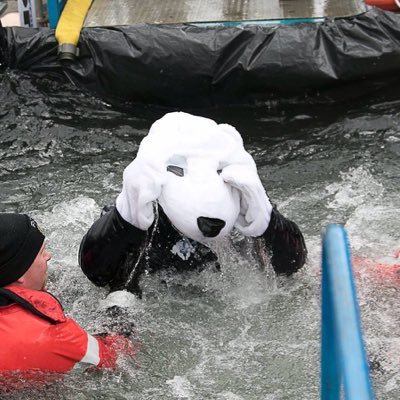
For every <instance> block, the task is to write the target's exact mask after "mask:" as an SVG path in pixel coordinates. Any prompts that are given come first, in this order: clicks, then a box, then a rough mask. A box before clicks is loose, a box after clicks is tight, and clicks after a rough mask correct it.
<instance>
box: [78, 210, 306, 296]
mask: <svg viewBox="0 0 400 400" xmlns="http://www.w3.org/2000/svg"><path fill="white" fill-rule="evenodd" d="M257 240H258V241H259V242H260V241H261V243H262V246H264V247H265V250H266V252H268V253H269V256H270V260H271V264H272V266H273V267H274V270H275V272H276V273H278V274H287V275H289V274H292V273H293V272H296V271H297V270H298V269H300V268H301V267H302V266H303V265H304V263H305V260H306V256H307V249H306V246H305V243H304V238H303V235H302V233H301V232H300V229H299V228H298V226H297V225H296V224H295V223H294V222H292V221H290V220H288V219H286V218H285V217H283V216H282V215H281V214H280V213H279V212H278V211H277V210H276V209H275V208H274V209H273V211H272V214H271V220H270V223H269V225H268V229H267V230H266V231H265V232H264V234H263V235H261V236H260V237H259V238H258V239H257ZM79 263H80V266H81V268H82V270H83V272H84V273H85V275H86V276H87V277H88V278H89V279H90V280H91V281H92V282H93V283H95V284H96V285H98V286H105V285H107V284H108V285H110V288H111V290H112V291H113V290H119V289H123V288H127V289H128V290H130V291H131V292H134V293H137V294H139V295H140V293H141V292H140V287H139V280H140V275H141V274H142V273H143V272H144V271H148V272H154V271H158V270H160V269H162V268H169V269H171V270H175V271H187V270H192V269H199V268H204V265H206V264H207V265H209V264H214V265H215V267H216V268H218V260H217V256H216V255H215V254H214V253H213V252H212V251H211V250H210V249H209V248H208V247H206V246H205V245H203V244H201V243H198V242H195V241H194V240H191V239H188V238H185V237H184V236H183V235H182V234H181V233H179V232H178V231H177V230H176V229H175V228H174V227H173V225H172V224H171V222H170V221H169V219H168V217H167V216H166V215H165V213H164V212H163V210H162V209H161V207H160V206H159V211H158V213H157V216H156V218H155V221H154V223H153V224H152V226H151V227H150V228H149V229H148V230H147V231H143V230H141V229H138V228H136V227H134V226H133V225H131V224H129V223H128V222H126V221H125V220H124V219H123V218H122V217H121V215H120V214H119V212H118V211H117V209H116V208H115V207H112V208H109V209H107V210H105V211H104V212H103V213H102V215H101V217H100V218H99V219H98V220H97V221H95V222H94V224H93V225H92V226H91V228H90V229H89V231H88V232H87V234H86V235H85V236H84V238H83V239H82V243H81V247H80V250H79Z"/></svg>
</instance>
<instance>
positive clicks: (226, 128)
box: [218, 124, 243, 146]
mask: <svg viewBox="0 0 400 400" xmlns="http://www.w3.org/2000/svg"><path fill="white" fill-rule="evenodd" d="M218 128H220V129H221V130H222V131H223V132H225V133H229V135H231V136H232V138H233V139H235V140H236V141H237V143H238V144H239V145H240V146H243V139H242V136H240V133H239V132H238V131H237V130H236V128H234V127H233V126H232V125H229V124H219V125H218Z"/></svg>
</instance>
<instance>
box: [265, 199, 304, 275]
mask: <svg viewBox="0 0 400 400" xmlns="http://www.w3.org/2000/svg"><path fill="white" fill-rule="evenodd" d="M262 237H263V239H264V240H265V244H266V247H267V249H268V251H269V253H270V255H271V264H272V266H273V267H274V270H275V272H276V273H277V274H286V275H290V274H292V273H294V272H296V271H298V270H299V269H300V268H301V267H302V266H303V265H304V263H305V262H306V258H307V248H306V245H305V242H304V237H303V234H302V233H301V231H300V229H299V227H298V226H297V225H296V224H295V223H294V222H292V221H290V220H288V219H287V218H285V217H284V216H283V215H282V214H281V213H280V212H279V211H278V210H277V209H276V208H275V207H274V208H273V209H272V212H271V219H270V222H269V225H268V228H267V230H266V231H265V232H264V233H263V235H262Z"/></svg>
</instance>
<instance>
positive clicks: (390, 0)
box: [364, 0, 400, 11]
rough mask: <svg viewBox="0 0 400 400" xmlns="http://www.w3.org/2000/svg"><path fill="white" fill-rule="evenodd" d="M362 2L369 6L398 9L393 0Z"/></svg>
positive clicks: (366, 0) (399, 9)
mask: <svg viewBox="0 0 400 400" xmlns="http://www.w3.org/2000/svg"><path fill="white" fill-rule="evenodd" d="M364 2H365V4H368V5H369V6H375V7H378V8H382V9H383V10H389V11H400V8H399V5H398V4H397V3H396V1H395V0H364ZM399 4H400V3H399Z"/></svg>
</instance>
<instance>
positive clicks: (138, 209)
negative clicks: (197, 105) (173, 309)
mask: <svg viewBox="0 0 400 400" xmlns="http://www.w3.org/2000/svg"><path fill="white" fill-rule="evenodd" d="M154 201H158V203H159V204H160V205H161V207H162V208H163V210H164V212H165V214H166V215H167V216H168V218H169V220H170V221H171V223H172V224H173V225H174V226H175V228H176V229H178V230H179V231H180V232H181V233H182V234H184V235H185V236H187V237H188V238H191V239H193V240H197V241H200V242H207V240H210V238H218V237H222V236H225V235H227V234H228V233H229V232H230V231H231V230H232V228H233V227H236V228H237V229H239V230H240V231H241V232H242V233H243V234H244V235H246V236H259V235H261V234H262V233H263V232H264V231H265V230H266V229H267V227H268V223H269V219H270V214H271V210H272V206H271V203H270V201H269V199H268V197H267V195H266V193H265V190H264V188H263V186H262V184H261V181H260V178H259V176H258V174H257V168H256V165H255V162H254V160H253V158H252V157H251V156H250V154H249V153H247V152H246V150H245V149H244V147H243V140H242V138H241V136H240V134H239V133H238V131H237V130H236V129H235V128H234V127H232V126H230V125H227V124H220V125H218V124H217V123H216V122H214V121H213V120H210V119H207V118H202V117H197V116H193V115H190V114H186V113H183V112H174V113H169V114H166V115H165V116H164V117H162V118H161V119H159V120H158V121H156V122H155V123H154V124H153V125H152V127H151V129H150V131H149V134H148V135H147V136H146V137H145V138H144V139H143V141H142V142H141V144H140V148H139V151H138V154H137V157H136V158H135V160H133V162H132V163H131V164H130V165H128V167H127V168H126V169H125V171H124V177H123V189H122V192H121V193H120V195H119V196H118V198H117V202H116V205H117V209H118V211H119V212H120V214H121V216H122V217H123V218H124V219H125V220H126V221H128V222H130V223H131V224H132V225H134V226H136V227H137V228H140V229H143V230H146V229H148V228H149V227H150V225H151V224H152V223H153V221H154V208H153V202H154Z"/></svg>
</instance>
